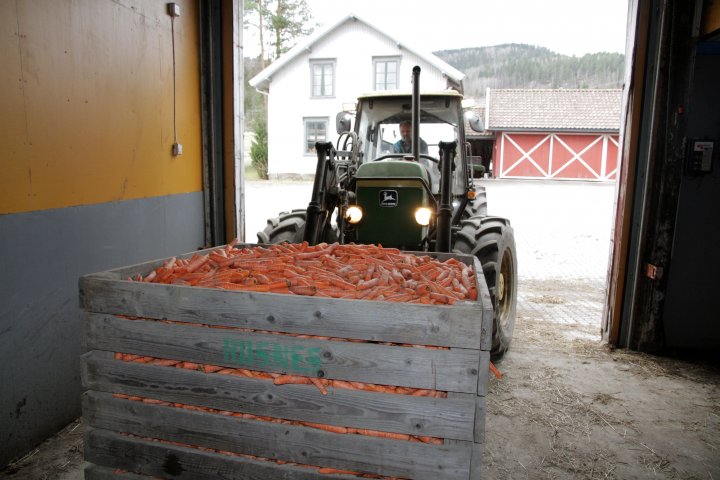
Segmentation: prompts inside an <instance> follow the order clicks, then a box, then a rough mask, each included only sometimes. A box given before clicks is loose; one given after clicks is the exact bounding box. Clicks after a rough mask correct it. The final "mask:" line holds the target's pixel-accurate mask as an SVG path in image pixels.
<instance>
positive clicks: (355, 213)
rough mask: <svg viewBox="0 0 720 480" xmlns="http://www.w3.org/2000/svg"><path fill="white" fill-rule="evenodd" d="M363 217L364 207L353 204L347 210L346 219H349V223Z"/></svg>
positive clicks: (356, 221)
mask: <svg viewBox="0 0 720 480" xmlns="http://www.w3.org/2000/svg"><path fill="white" fill-rule="evenodd" d="M362 217H363V211H362V208H360V207H358V206H357V205H351V206H349V207H348V209H347V210H346V211H345V220H347V221H348V223H352V224H353V225H354V224H356V223H358V222H359V221H360V220H362Z"/></svg>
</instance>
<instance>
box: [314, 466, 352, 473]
mask: <svg viewBox="0 0 720 480" xmlns="http://www.w3.org/2000/svg"><path fill="white" fill-rule="evenodd" d="M318 473H322V474H325V475H331V474H336V475H359V474H360V472H353V471H351V470H340V469H337V468H330V467H322V468H320V469H319V470H318Z"/></svg>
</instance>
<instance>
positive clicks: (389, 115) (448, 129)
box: [356, 96, 466, 195]
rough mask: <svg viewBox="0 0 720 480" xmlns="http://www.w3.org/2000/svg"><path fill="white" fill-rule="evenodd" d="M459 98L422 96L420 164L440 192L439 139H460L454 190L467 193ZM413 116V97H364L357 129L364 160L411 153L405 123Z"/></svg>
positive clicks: (384, 158) (443, 140) (376, 159)
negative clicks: (461, 159)
mask: <svg viewBox="0 0 720 480" xmlns="http://www.w3.org/2000/svg"><path fill="white" fill-rule="evenodd" d="M458 103H459V102H458V101H457V99H455V98H451V99H449V98H448V97H443V96H429V97H426V96H423V97H422V100H421V103H420V163H422V164H423V165H424V166H425V167H426V168H427V169H428V172H429V173H430V179H431V184H432V185H431V189H432V191H433V193H435V194H437V193H438V192H439V185H440V170H439V166H438V162H439V160H440V149H439V147H438V145H439V143H440V142H452V141H457V142H458V149H457V154H456V158H455V163H456V167H457V168H455V170H454V172H453V193H454V194H456V195H463V194H464V193H465V188H466V187H465V177H464V175H465V173H464V170H465V166H464V165H463V162H462V161H460V157H461V152H460V150H461V149H462V142H463V140H464V138H460V137H459V135H458V122H459V121H460V120H461V119H462V115H461V113H460V109H459V105H458ZM411 119H412V105H411V97H410V96H407V97H390V98H383V97H381V98H371V99H367V98H366V99H362V101H361V102H360V104H359V109H358V118H357V120H356V121H357V126H356V132H357V134H358V137H359V139H360V140H361V142H362V152H363V162H373V161H379V160H380V161H381V160H386V159H401V158H403V157H404V156H407V155H411V147H410V145H411V144H412V140H411V138H412V137H409V138H407V137H406V138H403V136H402V133H401V132H405V133H406V132H407V131H408V130H410V129H409V127H408V126H403V124H404V123H406V122H409V121H410V120H411Z"/></svg>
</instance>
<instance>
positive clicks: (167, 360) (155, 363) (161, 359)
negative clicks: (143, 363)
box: [151, 358, 179, 367]
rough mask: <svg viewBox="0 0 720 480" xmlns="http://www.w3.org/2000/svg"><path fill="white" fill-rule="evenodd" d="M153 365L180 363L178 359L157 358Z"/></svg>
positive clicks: (166, 365)
mask: <svg viewBox="0 0 720 480" xmlns="http://www.w3.org/2000/svg"><path fill="white" fill-rule="evenodd" d="M151 363H152V364H153V365H160V366H163V367H172V366H173V365H175V364H177V363H179V361H178V360H169V359H166V358H156V359H155V360H153V361H152V362H151Z"/></svg>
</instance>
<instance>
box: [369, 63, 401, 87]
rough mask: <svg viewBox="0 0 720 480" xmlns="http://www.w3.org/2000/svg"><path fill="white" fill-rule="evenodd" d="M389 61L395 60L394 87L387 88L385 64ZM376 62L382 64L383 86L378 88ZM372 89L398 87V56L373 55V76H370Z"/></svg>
mask: <svg viewBox="0 0 720 480" xmlns="http://www.w3.org/2000/svg"><path fill="white" fill-rule="evenodd" d="M390 62H395V88H387V86H388V83H389V82H388V73H387V64H388V63H390ZM378 64H383V65H384V70H385V73H384V79H383V85H384V87H385V88H378V81H377V77H378ZM372 82H373V83H372V89H373V91H382V90H397V89H398V88H399V86H398V85H399V82H400V57H373V78H372Z"/></svg>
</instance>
